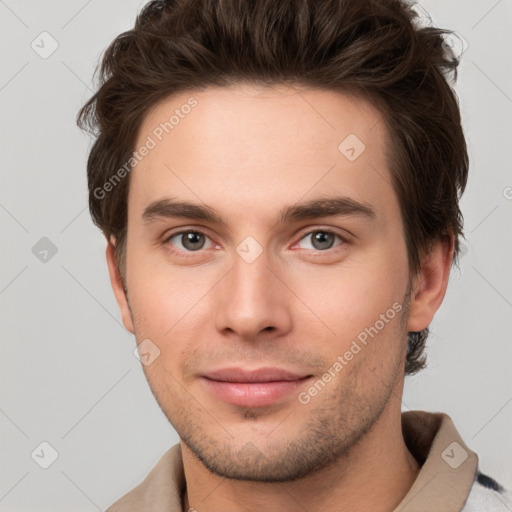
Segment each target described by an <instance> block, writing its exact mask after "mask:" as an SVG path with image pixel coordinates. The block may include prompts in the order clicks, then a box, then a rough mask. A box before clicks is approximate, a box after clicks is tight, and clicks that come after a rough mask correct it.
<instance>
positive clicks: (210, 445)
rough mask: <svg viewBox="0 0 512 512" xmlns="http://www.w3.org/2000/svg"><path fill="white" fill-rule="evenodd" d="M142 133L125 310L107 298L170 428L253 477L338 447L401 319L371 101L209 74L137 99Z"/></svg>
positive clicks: (337, 451) (222, 465)
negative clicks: (146, 104)
mask: <svg viewBox="0 0 512 512" xmlns="http://www.w3.org/2000/svg"><path fill="white" fill-rule="evenodd" d="M191 97H193V100H190V98H191ZM187 102H188V103H187ZM187 104H189V105H191V104H194V105H195V106H194V107H193V108H184V107H183V106H184V105H187ZM176 109H178V110H179V112H180V113H181V115H179V116H178V117H179V122H177V123H175V124H174V126H173V127H172V129H169V128H168V132H169V133H165V130H164V131H163V134H162V133H161V132H162V128H161V126H162V125H161V123H165V122H166V121H169V118H170V116H171V115H172V114H173V113H174V112H175V110H176ZM158 127H160V130H158ZM155 130H156V132H155ZM155 133H156V134H158V136H157V135H155ZM148 137H150V138H151V139H152V140H153V141H154V142H155V144H154V145H153V144H152V143H149V144H148V141H149V139H148ZM160 139H161V140H160ZM144 144H147V145H148V146H154V147H151V149H150V150H149V151H148V153H147V155H146V156H145V157H144V158H143V159H141V161H140V162H138V163H137V165H136V166H135V168H134V169H133V170H132V172H131V176H130V180H131V181H130V192H129V198H128V230H127V246H126V258H127V259H126V286H127V290H128V303H129V308H128V307H127V304H126V303H125V302H123V298H122V296H121V292H120V291H119V289H118V290H117V295H118V300H119V303H120V305H121V309H122V311H123V320H124V322H125V325H126V327H127V328H128V329H130V330H131V331H132V332H134V333H135V336H136V338H137V343H139V344H140V343H144V344H145V345H141V346H144V347H146V352H148V353H149V354H150V355H148V356H146V357H147V361H148V362H149V361H151V364H147V365H143V368H144V372H145V374H146V377H147V379H148V382H149V385H150V387H151V390H152V392H153V394H154V396H155V398H156V400H157V401H158V404H159V405H160V407H161V409H162V411H163V412H164V414H165V415H166V416H167V418H168V419H169V421H170V422H171V423H172V425H173V426H174V428H175V429H176V431H177V432H178V434H179V436H180V438H181V440H182V442H183V443H184V444H185V446H186V447H188V448H189V449H190V451H191V452H192V453H193V454H195V456H196V457H197V458H198V459H199V460H200V461H201V462H202V463H203V464H204V465H205V466H206V467H207V468H208V469H209V470H210V471H212V472H213V473H216V474H218V475H221V476H225V477H228V478H235V479H245V480H254V481H286V480H293V479H296V478H299V477H301V476H304V475H306V474H308V473H309V472H311V471H313V470H316V469H319V468H322V467H326V466H327V465H328V464H330V463H331V462H332V461H333V460H335V459H336V458H339V457H340V456H342V455H343V454H346V453H349V451H350V449H351V447H353V446H354V445H355V443H356V442H357V441H358V440H359V439H360V437H361V436H362V435H364V434H365V432H367V431H369V429H370V428H371V427H372V426H373V425H374V424H376V422H377V420H378V419H379V417H380V416H381V414H382V413H383V411H385V410H386V408H387V407H388V406H389V404H390V403H391V402H392V401H393V400H394V401H395V402H396V400H397V398H396V396H395V395H394V391H396V390H398V389H399V388H400V385H401V383H403V366H404V362H405V349H406V341H407V330H408V329H410V328H411V326H410V322H409V324H408V321H409V320H408V319H409V315H408V314H409V313H410V310H409V307H408V297H407V295H408V289H409V284H410V283H409V274H408V262H407V251H406V246H405V240H404V234H403V223H402V220H401V217H400V209H399V203H398V199H397V196H396V194H395V193H394V191H393V189H392V187H391V174H390V170H389V168H388V166H387V163H386V157H385V154H386V151H387V150H388V148H387V144H388V142H387V140H386V131H385V126H384V122H383V119H382V117H381V115H380V113H379V111H378V110H376V109H375V108H373V107H372V106H371V105H370V104H369V103H367V102H365V101H363V100H361V99H356V98H355V97H354V96H349V95H344V94H341V93H336V92H328V91H321V90H310V89H309V90H306V89H303V90H299V89H298V88H292V87H285V86H281V87H277V86H276V87H272V88H268V87H267V88H263V87H256V86H247V85H245V86H242V85H236V86H230V87H229V88H210V89H205V90H202V91H197V92H193V93H183V94H180V95H176V96H173V97H171V98H169V99H167V100H166V101H165V102H162V103H161V104H159V105H158V106H157V107H156V108H154V109H153V110H152V111H151V112H150V113H149V114H148V115H147V116H146V118H145V120H144V123H143V125H142V126H141V129H140V132H139V137H138V142H137V148H140V147H141V146H143V145H144ZM418 330H419V329H418ZM144 340H150V341H144ZM153 359H154V360H153ZM396 403H398V408H399V403H400V400H399V399H398V402H396ZM395 405H396V404H395Z"/></svg>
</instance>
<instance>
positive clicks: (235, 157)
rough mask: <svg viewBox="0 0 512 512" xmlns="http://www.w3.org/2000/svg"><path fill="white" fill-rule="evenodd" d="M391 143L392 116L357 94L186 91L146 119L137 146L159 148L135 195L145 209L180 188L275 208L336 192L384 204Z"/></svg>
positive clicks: (133, 188) (147, 161)
mask: <svg viewBox="0 0 512 512" xmlns="http://www.w3.org/2000/svg"><path fill="white" fill-rule="evenodd" d="M386 143H387V134H386V128H385V124H384V120H383V116H382V115H381V113H380V112H379V111H378V110H377V109H376V108H375V107H374V106H373V105H372V104H370V103H369V102H367V101H365V100H363V99H361V98H358V97H355V96H354V95H348V94H344V93H339V92H335V91H326V90H317V89H307V88H300V87H298V86H297V87H295V86H284V85H281V86H273V87H270V86H255V85H247V84H237V85H232V86H229V87H215V88H208V89H204V90H197V91H190V92H182V93H180V94H176V95H173V96H171V97H169V98H167V99H165V100H164V101H162V102H160V103H159V104H158V105H157V106H155V107H154V108H153V109H152V110H151V111H150V112H149V113H148V114H147V115H146V117H145V118H144V120H143V123H142V125H141V127H140V129H139V133H138V139H137V143H136V150H137V149H140V148H142V147H143V146H147V147H150V146H151V148H150V149H149V151H147V152H145V153H146V154H145V156H144V157H143V158H141V159H140V161H138V163H137V164H136V166H135V167H134V169H133V171H132V173H131V178H130V180H131V181H130V199H129V202H130V203H132V206H133V207H136V208H137V209H138V210H139V209H142V208H144V206H145V205H146V204H148V203H149V202H150V201H154V200H156V199H159V198H161V197H165V196H166V195H172V196H174V197H176V196H178V197H181V198H183V199H188V200H194V201H196V202H198V201H204V202H207V203H209V204H212V203H215V201H218V202H219V203H221V204H223V205H224V207H225V208H229V207H232V208H233V209H234V210H236V209H238V210H240V209H245V208H247V205H248V204H251V205H254V206H255V207H256V206H258V207H260V208H261V209H262V210H263V209H265V210H266V211H268V210H269V209H270V208H272V206H275V205H277V204H282V203H293V202H296V201H298V200H299V199H301V198H305V197H306V196H308V197H310V198H313V197H315V196H318V195H322V194H326V193H331V192H334V191H335V192H338V193H342V194H344V195H346V196H349V197H352V198H354V199H355V200H360V201H362V202H367V203H379V202H382V201H383V200H385V199H386V198H387V199H390V198H392V197H393V191H392V190H391V187H390V182H391V179H390V177H389V170H388V168H387V162H386V157H385V155H386ZM262 213H264V212H263V211H262Z"/></svg>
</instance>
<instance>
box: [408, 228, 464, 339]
mask: <svg viewBox="0 0 512 512" xmlns="http://www.w3.org/2000/svg"><path fill="white" fill-rule="evenodd" d="M453 255H454V237H453V236H452V235H445V236H442V237H440V238H439V239H438V240H437V241H436V242H435V243H434V245H433V246H432V248H431V250H430V251H429V253H428V254H426V255H424V257H423V258H422V263H421V268H420V270H419V272H418V273H417V275H416V276H415V277H414V279H413V282H412V292H411V308H410V310H409V319H408V323H407V329H408V331H409V332H418V331H422V330H423V329H426V328H427V327H428V326H429V325H430V323H431V322H432V319H433V318H434V314H435V313H436V311H437V310H438V309H439V306H441V303H442V302H443V299H444V296H445V293H446V288H447V286H448V277H449V275H450V269H451V265H452V261H453Z"/></svg>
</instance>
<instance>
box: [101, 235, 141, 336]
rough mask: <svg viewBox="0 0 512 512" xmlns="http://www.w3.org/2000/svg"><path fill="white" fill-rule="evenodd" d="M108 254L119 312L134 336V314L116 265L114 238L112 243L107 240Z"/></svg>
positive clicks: (109, 268) (111, 279)
mask: <svg viewBox="0 0 512 512" xmlns="http://www.w3.org/2000/svg"><path fill="white" fill-rule="evenodd" d="M106 254H107V265H108V273H109V274H110V284H111V285H112V290H114V295H115V296H116V300H117V304H118V306H119V310H120V312H121V318H122V320H123V325H124V326H125V327H126V329H128V330H129V331H130V332H131V333H132V334H135V329H134V328H133V319H132V313H131V311H130V308H129V306H128V299H127V297H126V294H125V292H124V287H123V280H122V279H121V274H120V272H119V269H118V268H117V265H116V260H115V239H114V238H111V239H110V241H109V240H107V251H106Z"/></svg>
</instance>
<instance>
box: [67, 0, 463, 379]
mask: <svg viewBox="0 0 512 512" xmlns="http://www.w3.org/2000/svg"><path fill="white" fill-rule="evenodd" d="M447 34H451V32H450V31H448V30H442V29H439V28H435V27H430V26H427V27H421V26H420V24H419V23H417V14H416V11H415V10H414V9H413V8H412V7H411V6H410V3H408V2H406V1H405V0H357V1H354V0H279V1H276V0H258V1H253V0H153V1H150V2H148V3H147V4H146V5H145V6H144V7H143V9H142V10H141V12H140V13H139V15H138V16H137V19H136V21H135V26H134V28H133V29H131V30H128V31H126V32H124V33H122V34H120V35H119V36H118V37H116V38H115V40H114V41H113V42H112V43H111V44H110V46H109V47H108V48H107V49H106V51H105V53H104V56H103V60H102V62H101V68H100V71H101V73H100V87H99V88H98V91H97V92H96V93H95V94H94V95H93V96H92V97H91V98H90V99H89V101H88V102H87V103H86V104H85V105H84V106H83V107H82V109H81V110H80V112H79V114H78V119H77V123H78V125H79V126H80V127H81V128H82V129H88V130H89V131H91V132H92V133H93V134H94V135H95V136H96V140H95V142H94V145H93V147H92V149H91V152H90V154H89V159H88V162H87V175H88V184H89V208H90V212H91V216H92V218H93V221H94V223H95V224H96V225H97V226H99V227H100V228H101V230H102V231H103V233H104V234H105V236H106V237H107V240H110V239H111V237H113V238H114V239H115V241H116V261H117V264H118V267H119V269H120V272H121V275H122V276H124V265H125V248H126V228H127V197H128V187H129V182H130V180H129V174H128V176H127V177H126V178H125V179H122V180H120V181H119V182H118V183H116V184H115V186H114V187H112V191H111V192H110V193H109V195H108V197H106V198H104V197H98V195H99V194H98V192H97V191H98V190H103V188H102V187H103V186H104V184H105V183H107V182H108V181H109V179H111V178H112V177H113V176H114V175H115V173H116V172H117V171H118V170H119V169H120V168H121V167H122V166H123V165H125V163H126V162H128V161H129V160H130V157H131V156H132V153H133V152H134V148H135V143H136V140H137V135H138V131H139V129H140V126H141V124H142V122H143V119H144V116H145V115H146V114H147V113H148V111H149V110H150V108H153V107H154V106H155V105H156V104H157V103H159V102H161V101H163V100H165V99H166V98H168V97H169V96H170V95H173V94H176V93H178V92H184V91H187V90H190V91H193V90H198V89H202V88H206V87H208V86H226V85H230V84H233V83H235V84H236V83H242V82H248V83H253V84H260V85H261V84H262V85H275V84H290V85H293V84H299V85H304V86H306V87H312V88H317V89H325V90H334V91H339V92H346V93H350V94H356V95H358V96H360V97H362V98H364V99H367V100H369V101H370V102H372V103H373V104H374V105H375V106H376V107H377V108H379V110H380V111H381V113H382V114H383V116H384V119H385V122H386V126H387V132H388V135H389V138H390V140H391V141H392V148H390V151H389V152H388V155H387V159H388V163H389V168H390V170H391V174H392V180H393V187H394V189H395V192H396V193H397V196H398V199H399V202H400V208H401V214H402V220H403V224H404V236H405V241H406V245H407V251H408V259H409V269H410V272H416V271H417V270H418V269H419V267H420V257H421V255H422V254H423V253H425V252H428V249H429V247H430V245H431V244H432V242H434V241H436V240H438V239H439V238H440V237H443V236H446V235H452V236H453V237H454V239H455V258H454V260H455V261H456V260H457V255H458V252H459V236H462V215H461V212H460V209H459V204H458V201H459V198H460V195H461V194H462V192H463V191H464V188H465V186H466V181H467V173H468V156H467V149H466V142H465V138H464V134H463V130H462V127H461V119H460V112H459V107H458V101H457V96H456V95H455V93H454V91H453V90H452V88H451V86H450V85H449V83H448V78H449V75H450V74H451V77H452V78H453V81H455V80H456V78H457V66H458V60H457V58H455V57H454V54H453V52H452V51H451V50H450V49H449V46H448V45H446V44H445V40H444V37H445V36H446V35H447ZM96 71H98V68H97V69H96ZM123 279H124V278H123ZM427 335H428V329H425V330H424V331H421V332H418V333H409V350H408V353H407V358H406V365H405V371H406V374H413V373H416V372H417V371H419V370H421V369H422V368H423V367H424V366H425V356H424V355H422V354H423V350H424V346H425V342H426V339H427Z"/></svg>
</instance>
